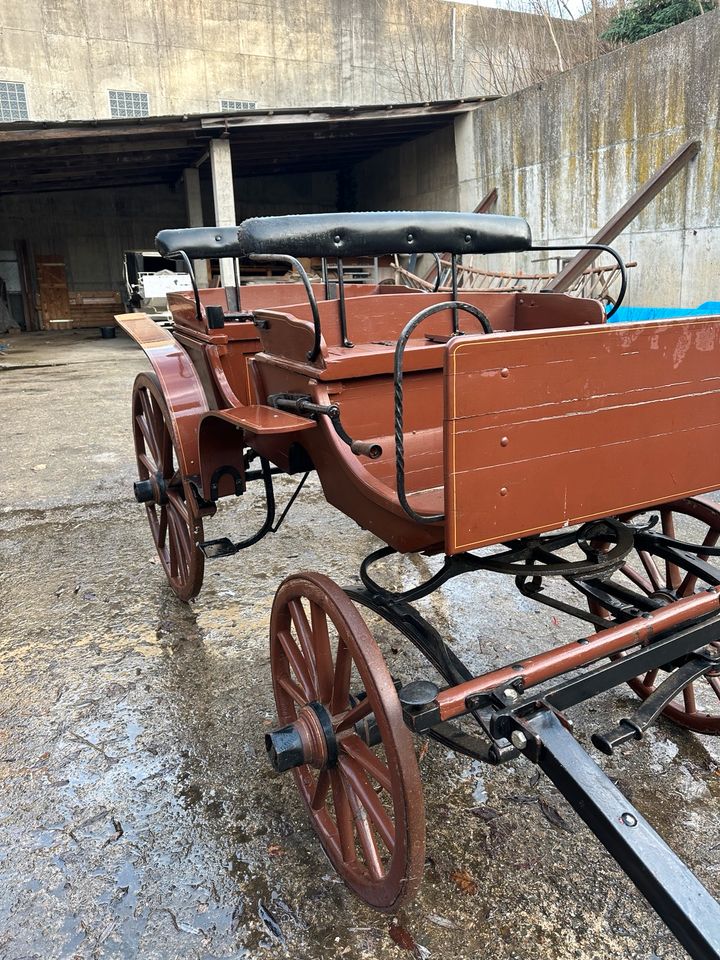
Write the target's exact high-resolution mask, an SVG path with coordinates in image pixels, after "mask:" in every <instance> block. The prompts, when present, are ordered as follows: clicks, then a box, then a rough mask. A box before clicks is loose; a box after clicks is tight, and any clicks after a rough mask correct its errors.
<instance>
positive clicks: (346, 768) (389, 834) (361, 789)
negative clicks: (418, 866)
mask: <svg viewBox="0 0 720 960" xmlns="http://www.w3.org/2000/svg"><path fill="white" fill-rule="evenodd" d="M340 769H341V770H342V772H343V776H344V777H346V779H347V780H348V781H349V782H350V785H351V786H352V792H353V793H354V794H355V796H356V797H357V798H358V800H359V801H360V803H361V804H362V805H363V807H364V809H365V811H366V812H367V814H368V816H369V817H370V819H371V820H372V822H373V823H374V824H375V828H376V830H377V832H378V833H379V834H380V837H381V838H382V841H383V843H384V844H385V846H386V847H387V848H388V850H389V851H390V853H392V852H393V850H394V849H395V827H394V826H393V822H392V820H391V819H390V817H389V816H388V813H387V810H386V809H385V807H384V806H383V805H382V803H381V802H380V798H379V797H378V795H377V794H376V793H375V791H374V790H373V788H372V787H371V786H370V783H369V781H368V778H367V777H366V776H365V774H364V772H363V769H362V767H361V766H360V764H359V763H357V761H356V760H353V759H352V757H348V756H346V757H341V758H340ZM351 803H352V801H351Z"/></svg>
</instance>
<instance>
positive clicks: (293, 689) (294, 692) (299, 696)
mask: <svg viewBox="0 0 720 960" xmlns="http://www.w3.org/2000/svg"><path fill="white" fill-rule="evenodd" d="M278 683H279V684H280V686H281V687H282V688H283V690H284V691H285V693H287V694H288V696H290V697H292V699H293V700H294V701H295V703H297V705H298V706H300V707H304V706H305V704H306V703H307V702H308V701H307V697H306V696H305V694H304V693H303V691H302V690H301V689H300V687H299V686H298V685H297V684H296V683H294V682H293V681H292V680H291V679H290V677H280V678H279V679H278Z"/></svg>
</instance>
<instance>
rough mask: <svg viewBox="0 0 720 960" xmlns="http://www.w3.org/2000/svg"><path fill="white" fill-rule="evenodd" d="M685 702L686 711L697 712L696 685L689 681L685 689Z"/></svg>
mask: <svg viewBox="0 0 720 960" xmlns="http://www.w3.org/2000/svg"><path fill="white" fill-rule="evenodd" d="M683 702H684V704H685V712H686V713H697V703H696V701H695V685H694V684H692V683H689V684H688V685H687V686H686V687H685V689H684V690H683Z"/></svg>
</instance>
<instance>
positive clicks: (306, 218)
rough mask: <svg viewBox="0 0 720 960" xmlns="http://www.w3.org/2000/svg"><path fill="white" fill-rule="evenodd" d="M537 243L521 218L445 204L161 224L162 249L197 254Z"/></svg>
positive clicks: (473, 249)
mask: <svg viewBox="0 0 720 960" xmlns="http://www.w3.org/2000/svg"><path fill="white" fill-rule="evenodd" d="M531 243H532V237H531V234H530V227H529V226H528V223H527V221H526V220H524V219H523V218H522V217H501V216H497V215H495V214H487V213H457V212H454V211H448V212H445V211H438V210H430V211H416V210H404V211H394V210H393V211H383V212H364V213H309V214H299V215H293V216H287V217H254V218H252V219H249V220H245V221H243V223H241V224H240V226H239V227H188V228H184V229H180V230H161V231H160V233H159V234H158V235H157V237H156V238H155V246H156V248H157V249H158V251H159V252H160V253H162V254H163V256H166V257H167V256H169V257H173V256H177V255H179V254H180V253H181V252H184V253H186V254H187V256H188V257H190V259H199V258H202V257H247V256H252V255H262V256H268V255H271V254H285V255H290V256H293V257H348V256H352V257H362V256H379V255H381V254H387V253H439V252H445V253H455V254H464V253H467V254H469V253H510V252H513V253H515V252H520V251H522V250H528V249H529V248H530V246H531Z"/></svg>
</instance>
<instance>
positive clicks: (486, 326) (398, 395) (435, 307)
mask: <svg viewBox="0 0 720 960" xmlns="http://www.w3.org/2000/svg"><path fill="white" fill-rule="evenodd" d="M443 310H452V311H453V334H454V335H456V334H458V333H459V332H460V331H459V330H458V328H457V313H458V311H459V310H462V311H464V312H465V313H469V314H470V315H471V316H473V317H475V318H476V319H477V320H479V321H480V326H481V327H482V328H483V330H484V332H485V333H492V332H493V329H492V327H491V325H490V321H489V320H488V318H487V317H486V316H485V314H484V313H483V312H482V310H479V309H478V308H477V307H475V306H473V304H471V303H465V302H463V301H462V300H445V301H443V302H442V303H434V304H432V305H431V306H429V307H425V309H424V310H421V311H420V312H419V313H416V314H415V316H414V317H412V318H411V319H410V320H408V322H407V323H406V324H405V326H404V327H403V329H402V333H401V334H400V336H399V337H398V342H397V344H396V346H395V362H394V367H393V384H394V390H395V482H396V489H397V497H398V500H399V501H400V506H401V507H402V508H403V510H404V511H405V513H406V514H407V515H408V516H409V517H410V518H411V519H412V520H414V521H415V522H416V523H438V522H439V521H440V520H443V519H444V518H445V514H444V513H438V514H421V513H417V511H415V510H413V508H412V507H411V506H410V504H409V502H408V499H407V495H406V493H405V436H404V429H403V428H404V423H403V418H404V411H403V405H404V398H403V382H402V378H403V355H404V352H405V346H406V344H407V342H408V340H409V339H410V334H411V333H412V332H413V330H415V328H416V327H417V326H419V325H420V324H421V323H422V322H423V320H427V318H428V317H430V316H432V315H433V314H435V313H440V312H441V311H443Z"/></svg>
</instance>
